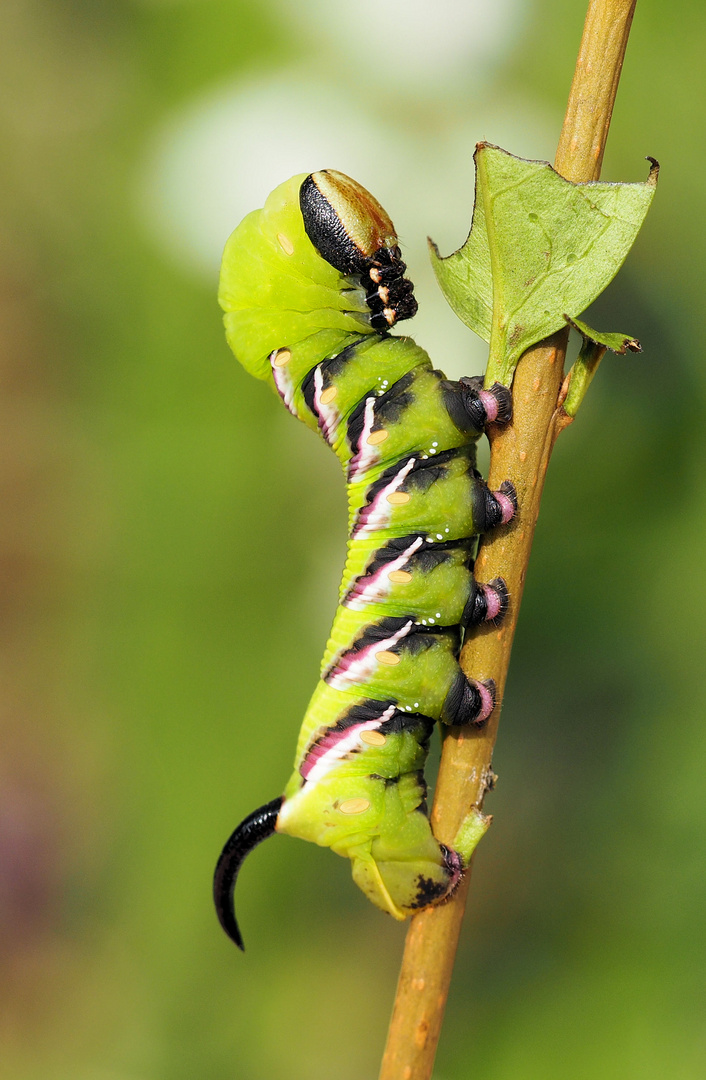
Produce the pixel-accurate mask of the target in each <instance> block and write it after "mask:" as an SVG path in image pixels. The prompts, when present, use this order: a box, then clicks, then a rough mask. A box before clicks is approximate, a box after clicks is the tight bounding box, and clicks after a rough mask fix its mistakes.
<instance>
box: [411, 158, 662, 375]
mask: <svg viewBox="0 0 706 1080" xmlns="http://www.w3.org/2000/svg"><path fill="white" fill-rule="evenodd" d="M650 160H651V159H650ZM475 161H476V198H475V206H474V210H473V221H472V224H471V231H470V234H469V236H468V239H467V240H466V243H465V244H464V245H463V247H461V248H460V249H459V250H458V251H456V252H454V253H453V254H452V255H450V256H448V257H447V258H440V257H439V254H438V251H437V250H436V248H435V247H434V246H433V245H432V250H431V256H432V264H433V266H434V272H435V273H436V276H437V279H438V281H439V284H440V286H441V289H442V291H443V293H444V295H445V296H446V299H447V300H448V302H449V304H450V305H451V307H452V308H453V310H454V311H455V312H456V314H457V315H458V316H459V318H460V319H461V320H462V321H463V322H465V323H466V325H467V326H469V327H470V328H471V329H472V330H474V331H475V332H476V333H477V334H479V335H480V337H482V338H484V340H486V341H489V342H490V359H489V363H488V370H487V372H486V385H487V386H489V385H491V384H492V383H493V382H500V383H502V384H503V385H505V386H509V385H510V383H511V382H512V375H513V372H514V369H515V366H516V365H517V361H518V360H519V358H520V356H521V355H522V353H523V352H524V351H525V349H528V348H529V347H530V346H531V345H534V344H536V342H538V341H541V340H542V338H545V337H548V336H549V335H550V334H553V333H554V332H555V331H557V330H559V329H561V327H563V326H564V325H565V316H568V317H569V318H571V319H575V318H576V316H577V315H579V314H580V313H581V312H582V311H583V310H584V309H585V308H587V307H588V305H589V304H590V303H592V301H593V300H595V298H596V297H597V296H598V295H599V294H600V293H601V292H602V291H603V289H604V288H605V287H606V285H608V283H609V282H610V281H611V280H612V279H613V277H614V276H615V274H616V273H617V271H618V270H619V268H620V266H621V265H622V263H623V261H624V260H625V257H626V255H627V253H628V251H629V250H630V248H631V247H632V244H633V242H634V240H635V237H636V236H637V233H638V231H639V229H640V226H641V225H642V222H643V220H644V218H645V215H646V213H647V211H648V209H649V206H650V203H651V202H652V198H653V195H654V191H655V186H656V183H657V175H658V166H657V163H656V162H654V161H653V162H652V167H651V169H650V174H649V177H648V179H647V181H646V182H645V183H637V184H612V183H602V182H598V181H595V182H591V183H587V184H572V183H570V182H569V181H568V180H565V179H564V178H563V177H562V176H560V175H559V174H558V173H557V172H556V171H555V170H554V169H553V168H552V166H551V165H550V164H549V163H548V162H546V161H527V160H525V159H523V158H518V157H514V156H513V155H512V154H508V153H507V152H506V151H505V150H501V149H500V148H499V147H497V146H492V145H490V144H489V143H479V145H478V147H477V149H476V153H475Z"/></svg>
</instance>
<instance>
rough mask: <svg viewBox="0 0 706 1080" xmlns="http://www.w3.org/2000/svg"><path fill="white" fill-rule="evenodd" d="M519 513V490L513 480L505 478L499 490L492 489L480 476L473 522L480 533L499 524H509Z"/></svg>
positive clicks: (475, 495)
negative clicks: (516, 489) (517, 490)
mask: <svg viewBox="0 0 706 1080" xmlns="http://www.w3.org/2000/svg"><path fill="white" fill-rule="evenodd" d="M516 513H517V492H516V491H515V485H514V484H513V483H512V481H511V480H503V482H502V484H501V485H500V487H499V488H498V489H497V491H491V490H490V488H489V487H488V485H487V484H486V483H485V481H484V480H481V479H480V478H478V481H477V486H476V489H475V492H474V501H473V523H474V526H475V530H476V532H477V533H478V534H481V533H485V532H489V530H490V529H495V528H497V526H498V525H507V523H508V521H512V519H513V518H514V516H515V514H516Z"/></svg>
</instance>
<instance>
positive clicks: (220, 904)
mask: <svg viewBox="0 0 706 1080" xmlns="http://www.w3.org/2000/svg"><path fill="white" fill-rule="evenodd" d="M283 801H284V799H283V797H282V796H281V795H280V797H279V798H278V799H273V800H272V802H269V803H267V805H266V806H261V807H260V808H259V810H253V812H252V814H248V816H247V817H246V818H245V820H244V821H241V822H240V825H238V828H237V829H236V830H235V832H234V833H233V835H232V836H231V837H230V839H229V840H228V842H227V844H226V846H225V847H224V848H223V851H222V852H221V857H220V858H219V860H218V862H217V863H216V872H215V874H214V875H213V902H214V903H215V905H216V913H217V915H218V921H219V922H220V924H221V926H222V927H223V929H224V930H225V932H226V934H227V935H228V937H229V938H230V939H231V941H234V942H235V944H236V945H237V946H238V948H239V949H242V950H243V952H244V951H245V946H244V945H243V939H242V937H241V936H240V930H239V929H238V923H237V922H236V918H235V909H234V907H233V892H234V891H235V883H236V881H237V879H238V871H239V870H240V866H241V864H242V862H243V859H244V858H245V856H246V855H247V854H248V852H250V851H252V849H253V848H254V847H257V845H258V844H259V843H260V841H261V840H266V839H267V837H268V836H272V834H273V832H274V831H275V825H276V823H277V815H278V814H279V811H280V807H281V806H282V803H283Z"/></svg>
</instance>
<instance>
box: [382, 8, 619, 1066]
mask: <svg viewBox="0 0 706 1080" xmlns="http://www.w3.org/2000/svg"><path fill="white" fill-rule="evenodd" d="M635 3H636V0H590V2H589V6H588V13H587V16H586V22H585V26H584V32H583V37H582V40H581V46H580V49H579V54H578V59H577V62H576V70H575V74H574V80H573V83H572V86H571V91H570V94H569V100H568V106H567V110H566V117H565V119H564V126H563V128H562V132H561V137H560V139H559V146H558V150H557V155H556V160H555V167H556V169H557V171H558V172H560V173H561V174H562V175H563V176H565V177H566V178H567V179H568V180H572V181H574V182H581V181H589V180H596V179H598V177H599V175H600V170H601V163H602V160H603V151H604V149H605V143H606V138H607V135H608V128H609V126H610V120H611V116H612V113H613V104H614V102H615V95H616V92H617V89H618V82H619V79H620V72H621V69H622V64H623V58H624V55H625V48H626V45H627V40H628V35H629V33H630V25H631V23H632V17H633V12H634V9H635ZM567 337H568V330H566V331H560V332H558V333H557V334H555V335H553V336H552V337H551V338H549V339H547V340H546V341H544V342H542V343H540V344H539V345H537V346H535V347H534V348H533V349H530V350H529V351H528V352H527V353H525V355H524V356H523V357H522V359H521V360H520V363H519V364H518V367H517V372H516V374H515V380H514V384H513V402H514V417H513V421H512V424H511V425H509V426H508V427H507V428H505V429H502V430H500V429H498V430H497V431H496V432H494V433H493V434H492V438H491V460H490V474H489V477H488V482H489V485H490V487H491V489H494V488H498V487H499V486H500V484H501V483H502V481H503V480H506V479H511V480H512V481H513V483H514V484H515V487H516V489H517V494H518V502H519V507H520V510H519V513H518V515H517V517H516V518H515V520H514V521H513V522H512V523H511V524H510V525H509V526H507V527H505V528H502V529H499V530H496V531H495V532H494V533H493V534H492V535H490V536H489V537H487V538H484V539H483V541H482V543H481V545H480V550H479V553H478V558H477V560H476V573H477V575H478V578H479V580H480V581H489V580H491V579H492V578H493V577H495V576H502V577H504V578H505V580H506V582H507V585H508V588H509V591H510V597H511V605H510V611H509V612H508V615H507V617H506V619H505V621H504V623H503V625H502V626H501V627H500V629H494V628H491V627H487V626H486V627H483V628H480V629H479V630H477V631H476V632H475V634H474V636H473V637H472V638H471V639H470V640H469V641H468V643H467V644H466V645H465V646H464V649H463V652H462V655H461V665H462V667H463V669H464V671H465V672H466V673H467V674H468V675H470V676H472V677H473V678H476V679H486V678H493V679H495V683H496V686H497V701H498V703H497V705H496V708H495V710H494V711H493V714H492V716H491V718H490V721H489V722H488V724H487V725H486V727H485V728H483V729H482V730H480V731H477V730H469V729H468V728H453V729H451V730H450V731H449V733H448V735H447V737H446V738H445V740H444V747H443V751H442V759H441V766H440V769H439V778H438V781H437V785H436V793H435V799H434V808H433V811H432V821H433V825H434V832H435V834H436V836H437V837H438V838H439V839H440V840H441V841H442V842H445V843H450V842H451V841H452V840H453V837H454V835H455V833H456V832H457V830H458V828H459V826H460V824H461V822H462V820H463V819H464V817H465V816H466V814H467V813H468V812H469V810H470V809H471V807H473V806H475V807H477V808H478V809H479V810H480V809H481V808H482V805H483V798H484V796H485V793H486V791H487V790H488V788H489V786H490V785H489V777H490V776H491V772H492V770H491V761H492V753H493V747H494V745H495V738H496V734H497V728H498V722H499V719H500V712H501V704H502V697H503V692H504V689H505V681H506V678H507V670H508V665H509V662H510V652H511V649H512V641H513V637H514V632H515V626H516V623H517V616H518V613H519V609H520V603H521V600H522V591H523V587H524V582H525V575H526V572H527V565H528V562H529V555H530V550H531V547H532V538H533V536H534V529H535V525H536V523H537V517H538V515H539V507H540V500H541V495H542V489H543V487H544V478H545V474H546V470H547V466H548V464H549V458H550V456H551V452H552V449H553V446H554V442H555V440H556V438H557V436H558V434H559V432H560V431H561V430H562V429H563V428H564V427H566V426H567V425H568V424H570V423H571V418H570V417H569V416H567V414H566V413H565V412H564V410H563V409H562V407H561V405H560V403H559V395H560V391H561V386H562V381H563V367H564V357H565V353H566V342H567ZM469 884H470V871H469V872H468V873H466V875H465V876H464V880H463V882H462V883H461V886H460V887H459V889H458V890H457V892H456V893H455V895H454V897H453V898H452V899H451V900H450V901H449V902H448V903H446V904H444V905H442V906H441V907H437V908H428V909H426V910H425V911H422V912H420V913H419V915H416V916H415V917H414V918H413V919H412V922H411V925H410V928H409V931H408V934H407V941H406V944H405V952H404V957H403V960H402V967H401V970H400V976H399V982H398V986H397V996H396V999H395V1004H394V1008H393V1013H392V1019H391V1022H390V1030H389V1034H388V1041H387V1046H386V1048H385V1054H384V1057H383V1061H382V1068H381V1071H380V1080H429V1078H430V1077H431V1074H432V1069H433V1066H434V1057H435V1054H436V1047H437V1043H438V1039H439V1033H440V1030H441V1023H442V1019H443V1014H444V1008H445V1005H446V997H447V994H448V987H449V982H450V979H451V971H452V969H453V963H454V957H455V953H456V946H457V943H458V937H459V933H460V928H461V920H462V918H463V912H464V908H465V903H466V896H467V893H468V888H469Z"/></svg>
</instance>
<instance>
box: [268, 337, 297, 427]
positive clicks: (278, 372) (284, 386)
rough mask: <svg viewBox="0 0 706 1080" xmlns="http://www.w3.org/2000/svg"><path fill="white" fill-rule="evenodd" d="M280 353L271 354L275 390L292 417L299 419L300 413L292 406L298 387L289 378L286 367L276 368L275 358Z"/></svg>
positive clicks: (276, 350)
mask: <svg viewBox="0 0 706 1080" xmlns="http://www.w3.org/2000/svg"><path fill="white" fill-rule="evenodd" d="M278 352H279V349H274V350H273V351H272V352H271V353H270V366H271V368H272V378H273V379H274V383H275V389H276V390H277V393H278V394H279V396H280V397H281V398H282V401H283V402H284V404H285V405H286V406H287V408H288V409H289V411H290V413H291V414H292V416H296V417H297V418H298V417H299V413H298V412H297V410H296V407H295V406H294V405H293V404H292V402H293V400H294V391H295V389H296V387H295V386H294V383H293V382H292V380H291V378H290V377H289V373H288V372H287V369H286V367H275V357H276V355H277V353H278Z"/></svg>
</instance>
